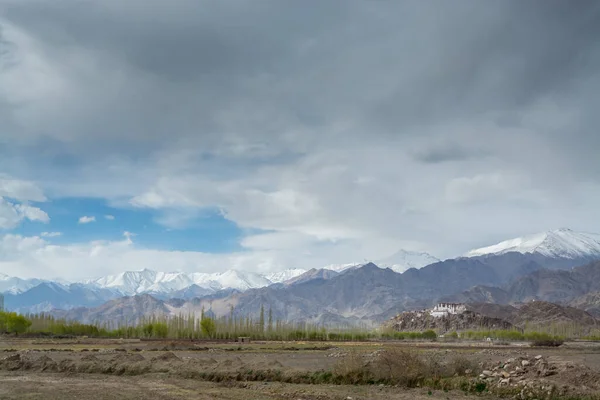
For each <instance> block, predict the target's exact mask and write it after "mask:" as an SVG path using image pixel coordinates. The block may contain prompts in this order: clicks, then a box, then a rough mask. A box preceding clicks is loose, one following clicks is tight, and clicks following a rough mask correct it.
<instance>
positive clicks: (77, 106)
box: [0, 0, 600, 242]
mask: <svg viewBox="0 0 600 400" xmlns="http://www.w3.org/2000/svg"><path fill="white" fill-rule="evenodd" d="M0 25H5V27H4V28H5V29H4V34H3V36H2V37H3V38H4V39H3V40H4V42H3V43H4V44H3V51H0V59H1V60H2V62H3V68H4V69H3V70H2V72H3V75H4V77H5V78H4V80H3V76H2V75H0V85H3V86H0V118H1V119H2V121H3V123H4V126H3V127H2V128H3V130H2V133H1V134H2V137H0V144H1V145H4V147H3V148H0V168H3V169H4V170H7V171H9V172H11V171H18V172H19V173H22V174H23V175H24V177H28V178H32V179H33V178H35V179H38V180H43V181H44V182H52V185H50V186H52V187H53V188H54V190H56V192H60V193H64V192H68V193H69V194H73V193H76V194H87V195H90V194H92V195H94V196H103V195H104V196H105V197H107V198H112V197H119V196H121V197H128V196H129V197H133V196H139V198H138V200H140V203H143V202H144V201H145V202H146V204H150V203H152V202H154V203H153V204H154V205H155V206H157V207H159V206H160V205H162V204H171V203H169V201H166V200H165V198H167V200H173V199H181V198H185V200H186V202H187V203H186V204H188V203H189V204H202V205H204V204H208V205H210V206H213V205H218V206H222V207H223V208H224V209H227V211H228V215H230V216H232V218H233V219H234V220H235V221H236V222H240V224H241V225H244V226H250V227H256V228H266V229H273V230H277V229H281V230H289V231H294V230H295V229H296V230H299V231H302V233H303V234H310V235H313V234H315V232H317V233H322V231H325V229H322V225H325V226H327V227H329V226H331V231H335V232H336V233H337V232H340V231H344V230H347V231H351V232H352V234H354V233H355V232H357V231H359V232H376V233H377V234H380V235H382V237H392V238H394V240H395V239H396V238H398V237H401V238H408V237H413V238H418V239H419V240H420V239H423V238H425V237H429V238H431V237H432V235H434V234H436V233H435V232H442V233H440V235H446V237H445V239H448V238H450V239H451V240H454V239H455V238H454V236H453V234H452V233H450V232H453V231H454V229H453V227H454V226H456V225H457V224H468V223H469V222H468V221H476V222H477V224H479V221H481V220H482V219H485V218H487V219H489V220H492V221H493V224H494V226H496V225H498V226H506V227H507V228H506V230H507V231H508V230H509V228H508V226H509V225H510V224H511V221H510V216H512V215H518V218H514V219H515V220H516V221H517V222H518V223H519V224H522V225H519V226H520V227H522V228H523V229H526V228H527V226H525V225H526V223H525V222H524V221H525V218H522V216H523V215H530V214H519V212H520V208H522V209H524V211H523V213H531V210H530V209H529V208H528V207H521V206H519V204H534V205H535V207H536V210H537V214H535V216H534V217H531V220H532V221H533V220H535V221H544V223H546V222H545V221H547V220H548V218H549V217H548V216H549V215H550V216H553V215H554V214H553V213H554V211H555V210H556V209H557V207H556V204H554V203H552V202H550V201H548V202H547V203H544V201H545V200H546V199H554V198H555V196H557V195H556V192H559V195H560V196H564V197H565V200H564V204H570V203H569V202H570V201H571V200H572V199H569V198H568V197H569V196H576V194H570V193H571V191H572V190H573V192H572V193H575V191H574V189H573V187H572V185H574V184H576V183H580V182H583V181H585V182H598V181H600V159H599V158H598V157H597V152H598V149H599V148H600V135H598V133H597V132H598V131H597V127H598V126H600V118H599V114H598V112H597V110H598V109H599V108H600V104H599V97H598V93H600V76H599V75H598V71H599V70H600V3H598V2H597V1H577V2H565V1H542V0H540V1H527V2H523V1H502V2H500V1H497V2H482V1H477V0H471V1H453V2H448V1H426V2H425V1H358V0H356V1H355V0H347V1H337V0H336V1H327V0H318V1H317V0H315V1H308V0H307V1H282V0H271V1H259V0H235V1H234V0H232V1H220V0H204V1H199V0H178V1H162V0H160V1H159V0H143V1H142V0H128V1H123V0H102V1H89V0H80V1H77V0H31V1H27V0H0ZM9 44H10V45H9ZM9 61H10V62H9ZM6 77H8V78H6ZM7 127H8V128H7ZM5 128H7V129H5ZM6 144H10V147H7V145H6ZM41 150H43V151H41ZM40 151H41V152H40ZM38 152H39V153H40V155H39V156H37V157H33V156H32V155H31V154H33V153H38ZM364 160H368V161H369V162H364ZM0 172H1V171H0ZM321 175H323V176H325V177H326V178H319V177H320V176H321ZM173 182H174V183H173ZM75 187H77V189H74V188H75ZM205 187H209V188H210V190H201V189H198V188H205ZM548 190H554V192H551V194H550V195H548V194H547V192H546V191H548ZM181 192H185V193H184V194H185V196H183V195H182V193H181ZM592 192H593V190H591V189H590V191H589V192H586V193H592ZM373 193H377V194H378V195H377V196H373ZM482 193H483V195H482ZM505 193H510V194H511V195H512V197H510V196H509V197H508V198H507V197H506V196H505ZM445 196H446V197H449V198H450V200H451V201H450V202H451V203H452V204H451V205H450V206H448V205H447V204H445V203H444V199H446V197H445ZM374 197H376V199H375V200H374ZM490 198H491V199H492V201H490ZM446 200H447V199H446ZM173 201H174V200H173ZM473 201H476V202H477V207H476V208H474V207H470V208H469V207H464V206H463V205H464V204H473ZM561 201H562V200H561ZM540 204H541V205H540ZM296 205H297V206H296ZM542 206H543V207H546V208H543V207H542ZM286 207H288V208H286ZM461 207H462V208H461ZM565 208H566V207H565ZM581 209H582V210H583V208H581ZM264 210H267V211H264ZM306 210H309V211H306ZM356 210H359V211H360V212H357V211H356ZM398 210H401V211H400V212H399V211H398ZM592 211H593V210H592ZM269 212H271V213H270V214H269ZM303 212H305V213H306V214H303ZM582 212H583V211H582ZM294 213H299V214H300V215H299V216H295V217H294V218H296V219H294V220H293V221H292V222H290V221H289V220H288V216H290V215H293V214H294ZM414 215H416V216H418V218H416V217H415V218H412V217H411V216H414ZM290 218H291V217H290ZM494 218H495V220H494ZM565 218H566V217H565ZM588 219H589V218H588ZM340 221H341V222H340ZM465 221H466V222H465ZM513 223H514V221H513ZM473 225H475V223H473ZM299 226H300V228H299ZM444 226H446V227H448V228H447V229H446V230H445V229H444ZM531 226H534V228H532V229H531V230H533V231H535V230H538V224H537V222H531ZM423 227H429V228H423ZM467 228H468V227H467ZM482 229H483V228H480V230H479V231H474V232H475V233H473V232H472V233H470V234H469V233H468V232H469V229H465V230H464V231H465V232H466V233H464V235H465V238H464V241H465V242H468V241H470V240H471V238H470V237H467V236H468V235H475V234H476V233H477V232H479V233H481V230H482ZM497 229H501V228H499V227H497ZM514 229H516V228H514ZM419 230H420V232H419ZM344 232H345V231H344ZM444 232H445V233H444ZM315 235H317V236H318V234H315ZM340 236H341V237H344V235H340ZM350 236H352V235H350ZM319 237H329V236H327V232H326V233H325V234H323V236H319ZM435 239H437V238H434V239H431V240H435ZM423 240H425V239H423ZM456 240H458V239H456ZM440 241H441V240H440Z"/></svg>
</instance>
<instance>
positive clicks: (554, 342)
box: [531, 339, 565, 347]
mask: <svg viewBox="0 0 600 400" xmlns="http://www.w3.org/2000/svg"><path fill="white" fill-rule="evenodd" d="M564 342H565V341H564V340H562V339H536V340H534V341H533V342H531V345H532V346H534V347H559V346H562V345H563V343H564Z"/></svg>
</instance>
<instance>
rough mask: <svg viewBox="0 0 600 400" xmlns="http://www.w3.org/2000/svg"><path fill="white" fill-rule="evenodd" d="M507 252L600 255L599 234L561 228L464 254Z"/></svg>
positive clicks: (571, 257)
mask: <svg viewBox="0 0 600 400" xmlns="http://www.w3.org/2000/svg"><path fill="white" fill-rule="evenodd" d="M509 252H517V253H522V254H534V253H536V254H540V255H543V256H546V257H556V258H567V259H575V258H588V257H600V235H599V234H595V233H583V232H574V231H572V230H570V229H567V228H561V229H556V230H553V231H547V232H542V233H536V234H533V235H527V236H523V237H520V238H515V239H510V240H506V241H504V242H500V243H498V244H495V245H493V246H488V247H483V248H480V249H475V250H471V251H469V252H468V253H467V254H465V256H466V257H476V256H482V255H488V254H496V255H498V254H504V253H509Z"/></svg>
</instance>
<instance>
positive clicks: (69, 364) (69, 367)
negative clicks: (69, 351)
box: [57, 360, 77, 372]
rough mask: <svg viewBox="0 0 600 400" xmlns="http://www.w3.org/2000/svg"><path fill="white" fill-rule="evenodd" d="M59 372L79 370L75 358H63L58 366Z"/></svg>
mask: <svg viewBox="0 0 600 400" xmlns="http://www.w3.org/2000/svg"><path fill="white" fill-rule="evenodd" d="M57 369H58V371H59V372H77V365H76V364H75V363H74V362H73V360H62V361H61V362H59V363H58V367H57Z"/></svg>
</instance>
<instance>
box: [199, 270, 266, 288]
mask: <svg viewBox="0 0 600 400" xmlns="http://www.w3.org/2000/svg"><path fill="white" fill-rule="evenodd" d="M190 278H191V279H192V281H193V283H194V284H196V285H198V286H200V287H203V288H209V289H213V290H221V289H237V290H248V289H255V288H260V287H265V286H269V285H270V284H271V283H272V282H271V281H270V280H268V279H267V278H265V277H264V276H262V275H259V274H256V273H253V272H244V271H237V270H233V269H230V270H228V271H225V272H216V273H201V272H195V273H192V274H190Z"/></svg>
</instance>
